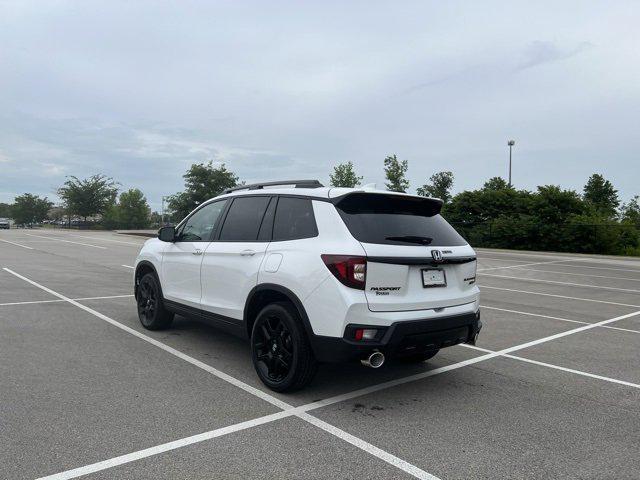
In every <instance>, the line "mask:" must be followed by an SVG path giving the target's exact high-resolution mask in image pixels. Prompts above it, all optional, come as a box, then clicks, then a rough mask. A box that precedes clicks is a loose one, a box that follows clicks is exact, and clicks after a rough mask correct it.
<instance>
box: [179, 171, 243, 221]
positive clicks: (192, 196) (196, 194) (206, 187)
mask: <svg viewBox="0 0 640 480" xmlns="http://www.w3.org/2000/svg"><path fill="white" fill-rule="evenodd" d="M183 178H184V180H185V182H184V186H185V190H184V192H180V193H176V194H175V195H172V196H170V197H169V201H168V205H169V210H171V212H173V213H174V214H175V217H176V218H179V219H182V218H184V217H186V216H187V215H188V214H189V212H191V210H193V209H194V208H196V207H197V206H198V205H200V204H201V203H202V202H204V201H206V200H209V199H210V198H212V197H215V196H217V195H220V194H221V193H222V192H223V191H224V190H225V189H227V188H232V187H235V186H237V185H238V176H237V175H236V174H235V173H233V172H230V171H229V170H227V168H226V166H225V164H224V163H223V164H222V165H220V166H219V167H214V166H213V162H212V161H210V162H209V163H194V164H193V165H191V168H189V170H187V173H185V174H184V175H183Z"/></svg>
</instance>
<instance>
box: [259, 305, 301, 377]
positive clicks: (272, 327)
mask: <svg viewBox="0 0 640 480" xmlns="http://www.w3.org/2000/svg"><path fill="white" fill-rule="evenodd" d="M253 345H254V349H255V351H256V361H257V364H258V368H259V369H260V371H261V372H262V374H263V375H265V376H267V377H268V378H269V379H270V380H272V381H274V382H281V381H282V380H283V379H284V378H285V377H286V376H287V375H288V374H289V372H290V371H291V366H292V364H293V340H292V339H291V332H290V331H289V329H288V328H287V326H286V325H285V324H284V322H283V321H282V320H281V319H280V318H278V316H276V315H273V314H272V315H268V316H266V317H265V318H264V319H263V321H262V322H261V323H260V328H259V329H258V330H257V332H256V335H255V338H254V339H253Z"/></svg>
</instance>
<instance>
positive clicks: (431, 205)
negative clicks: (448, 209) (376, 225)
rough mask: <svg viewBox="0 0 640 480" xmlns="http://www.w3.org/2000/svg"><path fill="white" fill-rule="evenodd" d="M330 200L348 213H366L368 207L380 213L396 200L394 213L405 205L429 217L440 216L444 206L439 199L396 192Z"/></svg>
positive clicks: (344, 196)
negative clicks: (423, 212)
mask: <svg viewBox="0 0 640 480" xmlns="http://www.w3.org/2000/svg"><path fill="white" fill-rule="evenodd" d="M329 200H330V201H331V203H333V204H334V205H336V206H340V207H341V208H342V209H343V210H344V211H346V212H348V211H349V210H350V209H352V208H353V209H357V210H358V213H366V211H367V208H368V207H370V208H371V210H372V213H373V212H375V213H380V211H381V210H384V206H385V204H386V203H387V202H388V201H389V200H394V213H398V208H401V207H402V205H405V206H406V209H407V211H410V210H413V209H416V208H419V209H421V210H422V209H424V210H425V211H426V213H427V215H428V216H432V215H438V214H439V213H440V210H442V204H443V202H442V200H440V199H439V198H431V197H420V196H417V195H406V194H404V193H396V192H388V193H387V192H366V191H355V192H350V193H347V194H345V195H341V196H339V197H334V198H331V199H329Z"/></svg>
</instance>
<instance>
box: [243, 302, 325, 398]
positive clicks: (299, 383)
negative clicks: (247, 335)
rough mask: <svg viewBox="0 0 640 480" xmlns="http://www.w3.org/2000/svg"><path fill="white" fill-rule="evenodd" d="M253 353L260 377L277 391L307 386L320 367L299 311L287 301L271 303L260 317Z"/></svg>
mask: <svg viewBox="0 0 640 480" xmlns="http://www.w3.org/2000/svg"><path fill="white" fill-rule="evenodd" d="M251 354H252V358H253V365H254V367H255V369H256V372H257V373H258V377H260V380H262V382H263V383H264V384H265V385H266V386H267V387H269V388H270V389H271V390H274V391H276V392H285V391H293V390H298V389H300V388H302V387H304V386H305V385H307V384H308V383H309V382H311V380H312V379H313V377H314V375H315V374H316V371H317V369H318V364H317V362H316V360H315V358H314V356H313V352H312V351H311V346H310V345H309V342H308V340H307V337H306V335H305V332H304V329H303V327H302V322H301V320H300V318H299V315H298V312H297V311H296V310H295V308H293V306H292V305H290V304H288V303H285V302H277V303H272V304H270V305H267V306H266V307H264V308H263V309H262V311H260V313H259V314H258V316H257V317H256V321H255V323H254V324H253V331H252V333H251Z"/></svg>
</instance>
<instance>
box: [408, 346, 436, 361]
mask: <svg viewBox="0 0 640 480" xmlns="http://www.w3.org/2000/svg"><path fill="white" fill-rule="evenodd" d="M439 351H440V349H438V350H427V351H426V352H422V353H416V354H413V355H407V356H406V357H400V361H402V362H404V363H422V362H425V361H427V360H429V359H430V358H433V357H435V356H436V355H437V354H438V352H439Z"/></svg>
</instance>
